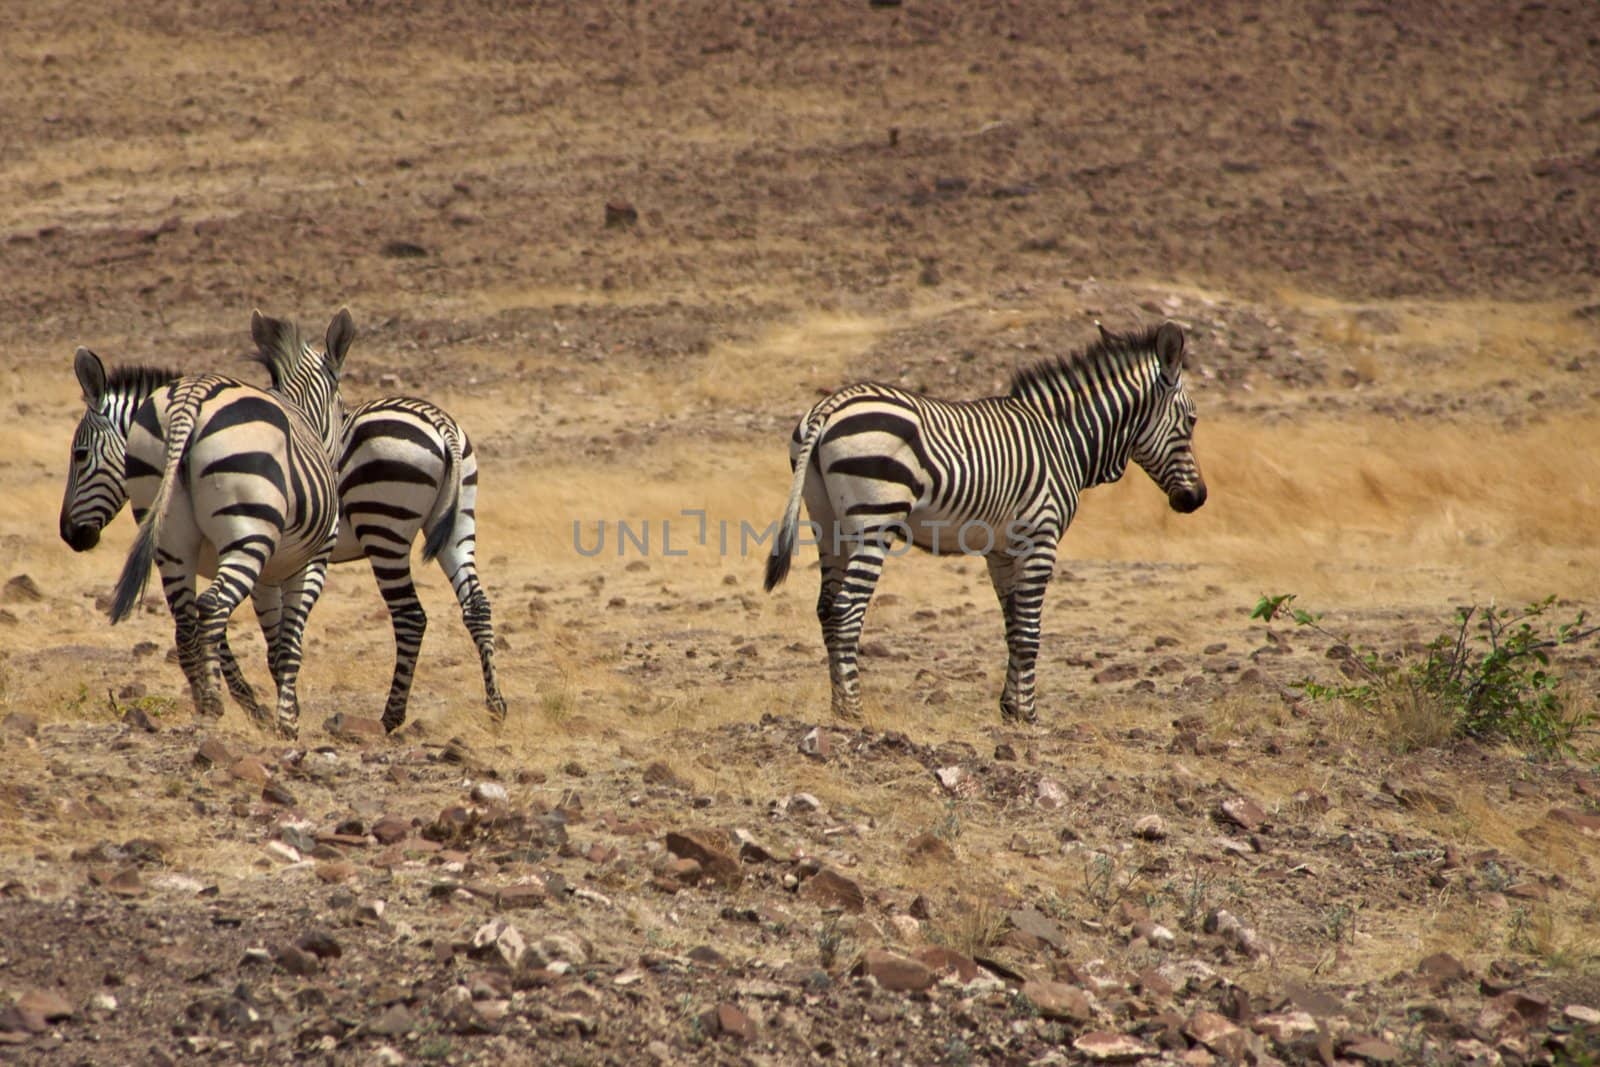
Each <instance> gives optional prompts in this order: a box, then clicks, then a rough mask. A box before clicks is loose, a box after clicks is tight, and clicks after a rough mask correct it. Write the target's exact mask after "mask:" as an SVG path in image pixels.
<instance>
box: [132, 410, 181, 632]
mask: <svg viewBox="0 0 1600 1067" xmlns="http://www.w3.org/2000/svg"><path fill="white" fill-rule="evenodd" d="M197 408H198V404H197V403H196V404H191V405H179V406H178V407H176V408H175V409H174V410H173V411H172V412H171V414H170V415H169V416H168V418H167V460H166V464H165V466H164V467H163V468H162V471H161V486H160V488H158V489H157V490H156V498H155V502H154V503H152V504H151V505H150V510H149V511H148V512H146V513H145V517H144V521H143V522H141V523H140V524H139V533H138V536H136V537H135V538H134V540H133V547H132V548H131V549H129V550H128V560H127V562H126V563H124V564H123V566H122V576H121V577H120V578H118V579H117V588H116V595H115V597H114V598H113V599H112V602H111V621H112V623H113V624H115V623H119V622H121V621H122V620H123V619H126V618H127V617H128V616H129V615H131V614H133V609H134V607H135V606H137V605H138V603H139V600H140V598H141V597H143V596H144V589H145V585H146V584H147V583H148V582H149V581H150V568H151V566H153V565H154V564H155V561H156V545H157V544H158V543H159V542H160V540H161V520H162V519H163V518H165V517H166V514H167V508H168V507H169V506H170V505H171V503H172V490H173V487H174V486H176V485H177V483H178V467H179V465H180V464H181V463H182V462H183V455H184V453H185V452H187V451H188V450H189V438H190V437H191V436H193V434H194V424H195V414H196V409H197Z"/></svg>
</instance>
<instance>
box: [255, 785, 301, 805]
mask: <svg viewBox="0 0 1600 1067" xmlns="http://www.w3.org/2000/svg"><path fill="white" fill-rule="evenodd" d="M261 799H262V800H263V801H265V802H266V803H268V804H277V805H279V806H280V807H285V808H292V807H294V806H295V804H296V803H298V801H296V800H295V798H294V794H293V793H291V792H289V787H288V786H286V785H284V784H283V783H282V782H278V781H271V782H268V783H267V784H266V785H264V786H262V787H261Z"/></svg>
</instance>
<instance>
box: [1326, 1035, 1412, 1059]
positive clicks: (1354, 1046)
mask: <svg viewBox="0 0 1600 1067" xmlns="http://www.w3.org/2000/svg"><path fill="white" fill-rule="evenodd" d="M1339 1052H1340V1054H1341V1055H1344V1056H1348V1057H1353V1058H1355V1059H1358V1060H1365V1061H1366V1062H1368V1063H1399V1062H1400V1061H1401V1053H1400V1050H1399V1049H1398V1048H1396V1047H1395V1046H1393V1045H1391V1044H1389V1042H1387V1041H1384V1040H1381V1039H1380V1038H1376V1037H1357V1038H1353V1039H1350V1040H1346V1041H1343V1042H1341V1043H1340V1045H1339Z"/></svg>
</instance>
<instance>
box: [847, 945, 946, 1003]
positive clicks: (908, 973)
mask: <svg viewBox="0 0 1600 1067" xmlns="http://www.w3.org/2000/svg"><path fill="white" fill-rule="evenodd" d="M856 970H857V972H858V973H860V974H865V975H869V976H871V977H872V978H875V979H877V982H878V984H879V985H881V986H882V987H883V988H885V989H888V990H891V991H893V992H896V993H915V992H918V991H920V990H923V989H927V988H928V987H929V986H931V985H933V983H934V981H935V976H934V973H933V971H932V970H931V969H930V968H929V967H928V966H927V965H926V964H924V963H922V962H921V961H920V960H914V959H908V958H907V957H905V956H901V955H897V954H896V953H893V952H888V951H885V950H884V949H881V948H869V949H867V951H866V953H865V954H864V955H863V956H862V957H861V963H860V964H859V965H858V966H857V968H856Z"/></svg>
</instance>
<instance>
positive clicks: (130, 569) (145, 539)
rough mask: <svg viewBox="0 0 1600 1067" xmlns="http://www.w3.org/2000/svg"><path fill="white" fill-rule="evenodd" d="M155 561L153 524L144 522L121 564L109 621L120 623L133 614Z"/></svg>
mask: <svg viewBox="0 0 1600 1067" xmlns="http://www.w3.org/2000/svg"><path fill="white" fill-rule="evenodd" d="M155 559H156V538H155V529H154V524H153V523H149V522H146V523H144V524H142V525H141V526H140V527H139V536H138V537H137V538H136V539H135V540H134V542H133V549H132V550H131V551H130V552H129V553H128V561H127V563H125V564H123V567H122V577H120V578H118V579H117V593H116V597H115V599H114V600H113V601H112V603H111V621H112V622H113V623H118V622H121V621H122V620H123V619H126V618H127V617H128V616H129V615H131V614H133V609H134V607H135V606H136V605H137V604H138V603H139V598H140V597H142V596H144V587H145V583H146V582H148V581H149V580H150V567H151V565H153V564H154V563H155Z"/></svg>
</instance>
